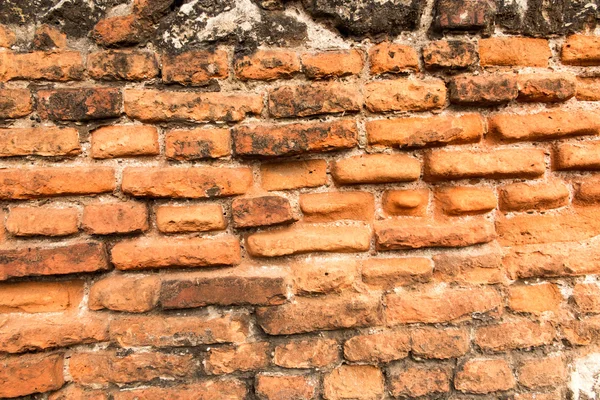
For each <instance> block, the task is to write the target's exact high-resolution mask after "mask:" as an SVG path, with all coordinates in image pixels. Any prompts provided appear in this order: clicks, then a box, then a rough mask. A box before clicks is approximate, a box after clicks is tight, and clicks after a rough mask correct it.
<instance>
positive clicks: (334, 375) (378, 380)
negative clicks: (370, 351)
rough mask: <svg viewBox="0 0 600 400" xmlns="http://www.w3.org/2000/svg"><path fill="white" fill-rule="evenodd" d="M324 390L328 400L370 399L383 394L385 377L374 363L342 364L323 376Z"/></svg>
mask: <svg viewBox="0 0 600 400" xmlns="http://www.w3.org/2000/svg"><path fill="white" fill-rule="evenodd" d="M323 392H324V395H325V398H326V399H328V400H343V399H356V400H370V399H379V398H381V397H382V396H383V394H384V392H385V389H384V377H383V373H382V372H381V370H380V369H379V368H377V367H375V366H372V365H341V366H339V367H337V368H336V369H334V370H333V371H331V372H329V373H328V374H327V375H325V377H324V378H323Z"/></svg>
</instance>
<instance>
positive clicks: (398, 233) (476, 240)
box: [375, 217, 496, 250]
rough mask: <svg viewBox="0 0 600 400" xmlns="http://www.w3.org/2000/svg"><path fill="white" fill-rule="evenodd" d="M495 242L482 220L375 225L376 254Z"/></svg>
mask: <svg viewBox="0 0 600 400" xmlns="http://www.w3.org/2000/svg"><path fill="white" fill-rule="evenodd" d="M495 238H496V234H495V232H494V225H493V224H492V223H491V222H490V221H488V220H486V219H485V217H476V218H472V219H466V220H460V221H436V222H430V221H415V220H389V221H381V222H379V221H378V222H376V224H375V240H376V245H377V249H378V250H405V249H419V248H422V247H465V246H472V245H474V244H481V243H488V242H491V241H492V240H494V239H495Z"/></svg>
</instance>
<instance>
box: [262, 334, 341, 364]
mask: <svg viewBox="0 0 600 400" xmlns="http://www.w3.org/2000/svg"><path fill="white" fill-rule="evenodd" d="M338 353H339V349H338V344H337V342H336V341H335V340H332V339H322V338H319V337H317V338H310V339H301V340H294V341H290V342H287V343H282V344H280V345H277V346H275V350H274V354H273V363H274V364H275V365H278V366H280V367H283V368H322V367H327V366H329V365H331V364H333V363H336V362H338V360H339V355H338Z"/></svg>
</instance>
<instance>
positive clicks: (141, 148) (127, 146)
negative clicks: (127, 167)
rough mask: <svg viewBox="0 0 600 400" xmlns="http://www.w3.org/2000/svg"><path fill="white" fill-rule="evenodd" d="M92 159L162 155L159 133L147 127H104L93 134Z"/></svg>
mask: <svg viewBox="0 0 600 400" xmlns="http://www.w3.org/2000/svg"><path fill="white" fill-rule="evenodd" d="M91 152H92V157H93V158H100V159H103V158H117V157H137V156H156V155H158V154H159V153H160V148H159V145H158V131H157V130H156V128H155V127H153V126H146V125H142V126H140V125H112V126H104V127H102V128H99V129H97V130H95V131H93V132H92V148H91Z"/></svg>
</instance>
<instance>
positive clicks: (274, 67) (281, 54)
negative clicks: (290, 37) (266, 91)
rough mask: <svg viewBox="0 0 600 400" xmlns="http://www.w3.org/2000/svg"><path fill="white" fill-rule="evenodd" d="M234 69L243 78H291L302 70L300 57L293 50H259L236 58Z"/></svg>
mask: <svg viewBox="0 0 600 400" xmlns="http://www.w3.org/2000/svg"><path fill="white" fill-rule="evenodd" d="M234 70H235V75H236V77H237V78H238V79H242V80H262V81H270V80H273V79H281V78H290V77H291V76H293V75H294V74H296V73H298V72H300V59H299V58H298V55H297V54H296V52H294V51H292V50H258V51H256V52H254V53H253V54H252V55H249V56H243V57H241V58H239V59H237V60H235V62H234Z"/></svg>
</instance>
